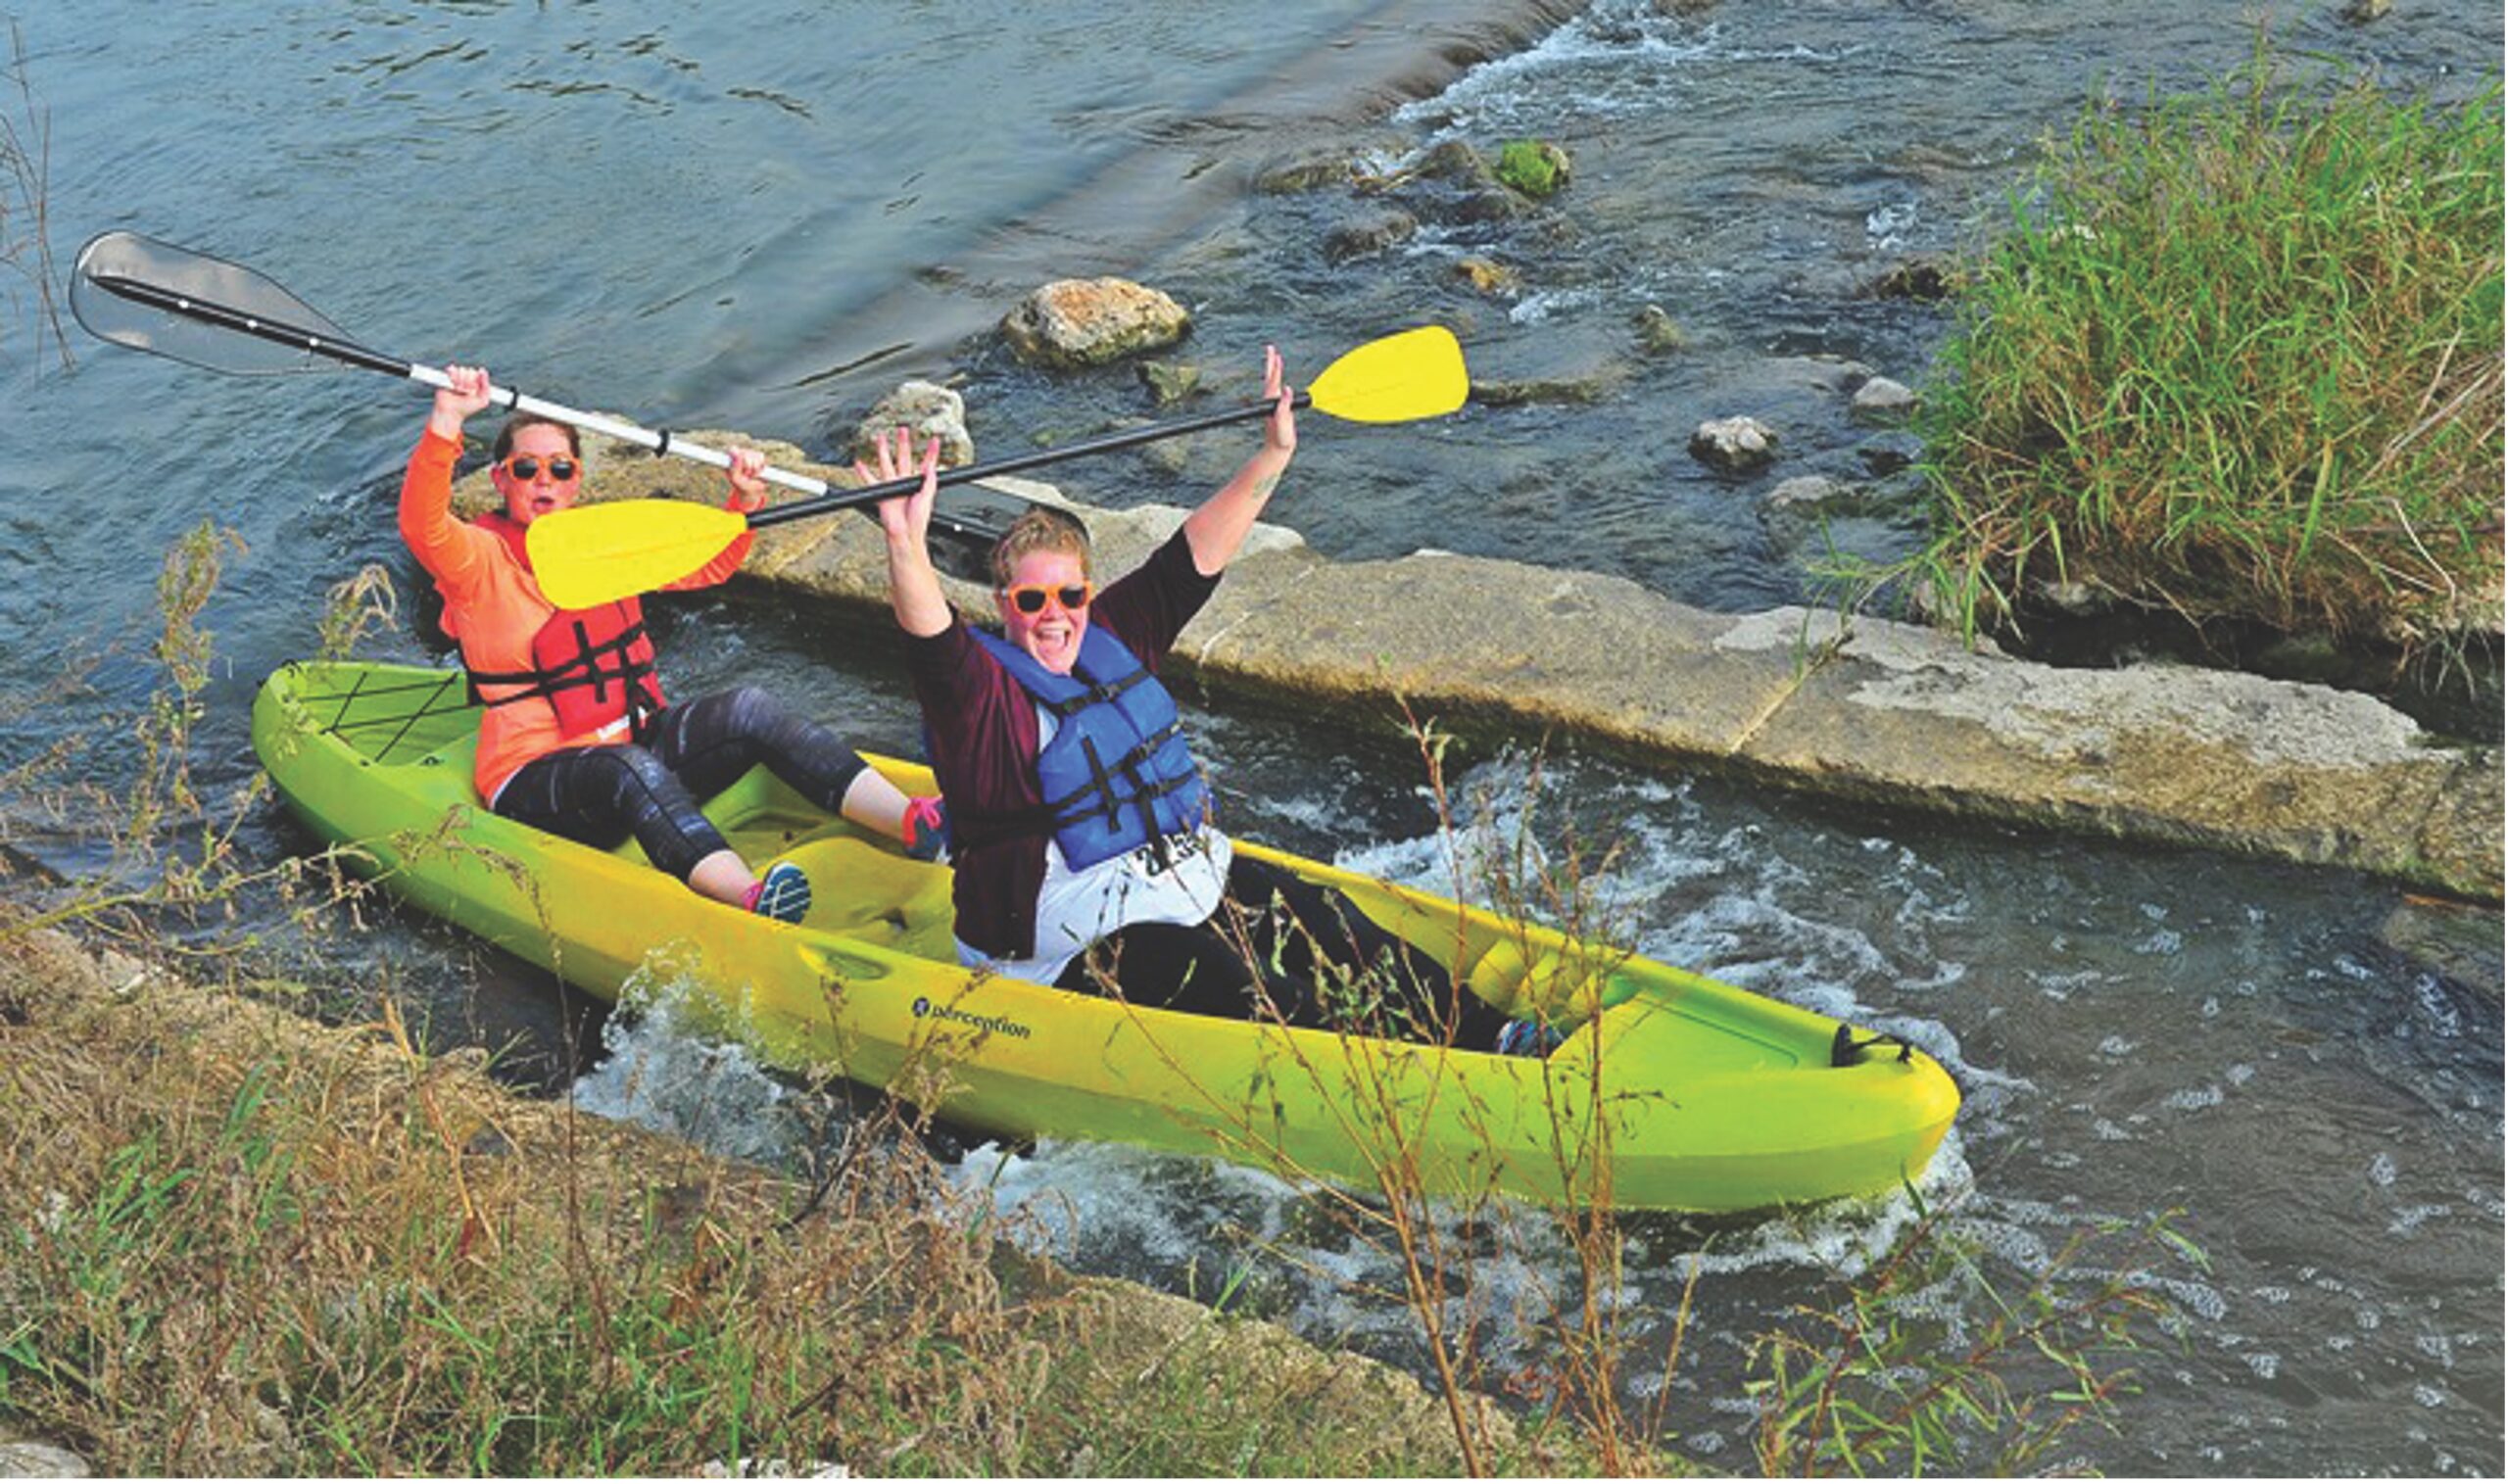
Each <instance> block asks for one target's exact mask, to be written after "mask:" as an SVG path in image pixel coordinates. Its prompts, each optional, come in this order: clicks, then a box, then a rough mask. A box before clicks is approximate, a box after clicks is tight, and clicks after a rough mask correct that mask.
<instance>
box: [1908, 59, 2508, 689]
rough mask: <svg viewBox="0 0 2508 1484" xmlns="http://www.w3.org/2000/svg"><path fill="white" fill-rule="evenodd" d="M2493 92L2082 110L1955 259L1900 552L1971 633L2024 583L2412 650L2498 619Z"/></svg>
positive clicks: (2294, 90)
mask: <svg viewBox="0 0 2508 1484" xmlns="http://www.w3.org/2000/svg"><path fill="white" fill-rule="evenodd" d="M2500 103H2501V93H2500V88H2499V86H2498V84H2497V83H2496V82H2494V83H2493V84H2492V86H2491V87H2490V88H2489V89H2488V90H2487V91H2486V92H2485V93H2484V94H2483V95H2482V96H2481V97H2479V98H2476V99H2474V100H2473V101H2472V102H2469V103H2466V104H2464V105H2462V106H2461V107H2456V108H2452V109H2447V108H2439V107H2436V106H2434V105H2432V104H2430V103H2428V102H2425V101H2421V100H2415V99H2395V98H2390V97H2388V96H2387V95H2386V94H2385V93H2384V92H2382V91H2381V90H2379V89H2378V88H2377V87H2376V86H2374V85H2373V84H2372V83H2370V82H2368V81H2366V80H2355V81H2350V82H2347V83H2341V84H2337V85H2320V86H2315V87H2295V86H2293V87H2286V86H2284V85H2283V84H2282V82H2281V79H2280V77H2279V75H2278V66H2277V64H2276V62H2275V61H2274V59H2273V58H2272V57H2271V56H2270V54H2269V53H2268V52H2267V51H2265V50H2264V49H2263V48H2262V47H2260V46H2259V49H2258V52H2257V55H2256V57H2255V59H2254V61H2253V62H2251V63H2250V64H2248V65H2247V66H2246V67H2244V68H2243V69H2241V70H2240V71H2239V72H2236V73H2234V74H2232V75H2231V76H2230V77H2228V78H2227V79H2225V80H2224V81H2222V82H2221V83H2220V84H2218V85H2217V86H2215V87H2214V88H2213V89H2212V90H2211V91H2209V92H2208V93H2206V94H2203V95H2201V96H2198V97H2193V98H2182V99H2174V100H2168V101H2154V102H2153V103H2151V104H2150V105H2149V106H2147V107H2146V108H2145V109H2144V110H2142V111H2140V112H2139V113H2135V114H2126V113H2122V112H2115V111H2110V110H2107V109H2099V108H2094V109H2093V110H2092V111H2090V112H2089V113H2088V114H2086V115H2085V116H2084V117H2083V118H2082V119H2081V120H2080V121H2079V122H2078V123H2077V124H2076V125H2075V127H2074V128H2073V130H2072V132H2071V134H2070V135H2069V136H2068V137H2066V138H2063V139H2060V140H2056V141H2053V142H2052V143H2051V144H2050V148H2049V154H2048V158H2047V160H2046V161H2045V163H2044V165H2043V166H2042V168H2041V169H2040V171H2039V175H2038V178H2037V181H2036V184H2035V187H2034V189H2033V190H2032V191H2031V192H2030V193H2029V194H2028V195H2027V196H2026V197H2024V198H2022V199H2020V200H2017V201H2015V203H2014V205H2013V208H2012V212H2011V215H2010V219H2009V221H2008V223H2007V224H2006V228H2005V230H2004V231H2003V232H2002V235H2001V237H2000V238H1999V239H1998V240H1997V241H1996V242H1995V243H1994V244H1993V245H1992V246H1991V247H1990V248H1989V249H1987V250H1986V251H1985V253H1984V254H1983V257H1982V261H1980V262H1978V263H1975V264H1974V265H1973V267H1972V269H1971V271H1970V273H1969V274H1968V282H1967V286H1966V288H1965V289H1964V291H1963V293H1962V295H1961V299H1960V304H1959V322H1958V325H1957V327H1956V329H1955V330H1954V332H1953V337H1952V339H1951V340H1950V342H1949V343H1948V345H1947V346H1946V348H1945V350H1944V352H1943V353H1942V356H1941V359H1940V361H1939V363H1938V366H1937V374H1936V380H1935V385H1934V386H1933V387H1932V389H1931V390H1930V391H1929V393H1928V395H1927V397H1926V399H1925V404H1924V407H1923V409H1922V410H1921V411H1920V413H1919V414H1918V418H1917V423H1916V426H1917V429H1918V431H1919V432H1920V433H1921V434H1922V436H1923V437H1924V439H1925V443H1926V463H1925V470H1926V475H1927V486H1928V499H1929V502H1930V503H1931V506H1932V511H1933V516H1934V529H1935V533H1936V534H1935V537H1934V539H1933V542H1932V544H1931V545H1930V547H1929V548H1928V549H1927V550H1926V551H1923V552H1922V553H1920V554H1919V555H1918V556H1917V557H1915V558H1913V559H1912V561H1911V563H1910V564H1909V567H1908V569H1907V572H1906V575H1907V576H1908V577H1910V578H1911V579H1912V580H1913V582H1914V583H1915V585H1916V586H1917V587H1918V588H1919V589H1924V590H1929V593H1930V597H1931V598H1932V599H1933V602H1932V606H1933V608H1934V610H1935V611H1936V612H1937V613H1940V614H1943V615H1946V616H1947V617H1949V618H1950V619H1951V620H1953V622H1955V623H1956V624H1957V625H1958V626H1959V627H1960V628H1961V629H1963V630H1964V631H1966V632H1968V633H1970V634H1971V635H1973V634H1974V633H1976V632H1977V631H1978V630H1980V629H1981V628H1992V627H1995V626H1998V625H2001V624H2003V623H2006V622H2010V621H2011V620H2012V619H2013V617H2014V609H2015V607H2017V606H2021V605H2023V603H2024V601H2025V597H2026V594H2027V591H2028V588H2029V586H2030V585H2031V584H2034V583H2038V582H2042V581H2068V582H2073V583H2089V584H2093V585H2096V586H2099V587H2103V588H2105V589H2108V590H2110V591H2111V592H2113V593H2115V594H2117V595H2120V596H2122V597H2124V598H2128V599H2130V600H2132V601H2134V602H2137V603H2140V604H2143V605H2145V606H2147V607H2152V608H2158V609H2173V610H2175V611H2177V612H2179V613H2182V614H2184V615H2186V616H2187V617H2189V618H2192V619H2194V620H2196V621H2198V622H2199V621H2202V620H2206V619H2211V618H2233V619H2244V620H2254V621H2259V622H2262V623H2265V624H2269V625H2271V626H2273V627H2275V628H2278V629H2282V630H2285V631H2291V632H2327V633H2331V634H2334V635H2338V636H2363V637H2370V638H2376V639H2379V640H2383V641H2386V642H2389V643H2398V644H2402V645H2404V646H2407V647H2412V646H2420V645H2423V644H2426V643H2429V642H2431V641H2433V640H2436V639H2439V638H2441V637H2443V636H2445V635H2448V634H2450V633H2451V632H2453V631H2455V630H2457V629H2460V628H2463V627H2465V626H2466V625H2468V624H2469V623H2473V622H2477V621H2479V619H2480V618H2481V617H2482V615H2483V613H2484V610H2485V609H2487V612H2488V615H2489V618H2490V620H2491V621H2492V622H2495V621H2496V614H2497V606H2496V605H2497V600H2498V595H2499V583H2500V572H2501V540H2500V531H2501V521H2500V465H2501V448H2502V445H2501V415H2502V403H2501V359H2500V348H2501V343H2502V340H2501V293H2500V282H2501V256H2500V233H2501V200H2502V189H2501V181H2502V150H2501V108H2500Z"/></svg>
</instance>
